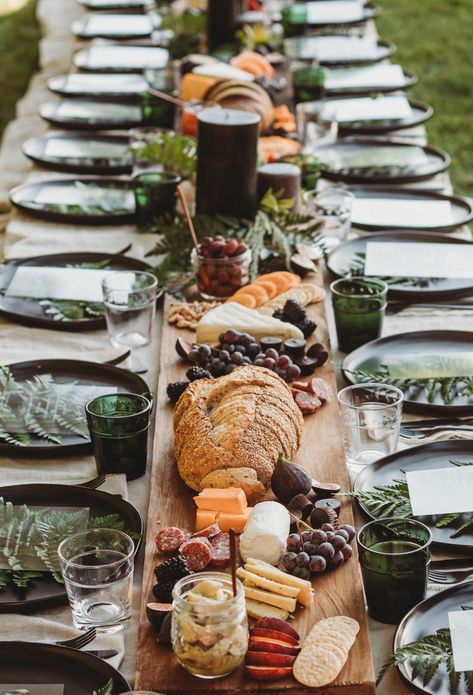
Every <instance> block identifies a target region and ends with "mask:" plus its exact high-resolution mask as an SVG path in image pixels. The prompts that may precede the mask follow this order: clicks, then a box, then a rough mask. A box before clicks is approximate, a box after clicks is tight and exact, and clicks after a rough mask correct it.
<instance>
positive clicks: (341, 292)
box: [330, 278, 388, 352]
mask: <svg viewBox="0 0 473 695" xmlns="http://www.w3.org/2000/svg"><path fill="white" fill-rule="evenodd" d="M330 291H331V293H332V306H333V313H334V315H335V326H336V329H337V338H338V347H339V348H340V350H341V351H342V352H351V351H352V350H355V349H356V348H358V347H360V345H364V344H365V343H369V342H370V341H371V340H375V338H379V336H380V335H381V330H382V328H383V319H384V314H385V312H386V303H387V294H388V286H387V284H386V283H385V282H384V281H383V280H377V279H374V278H373V279H368V278H340V279H339V280H335V282H332V284H331V285H330Z"/></svg>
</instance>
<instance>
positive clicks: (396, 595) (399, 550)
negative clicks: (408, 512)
mask: <svg viewBox="0 0 473 695" xmlns="http://www.w3.org/2000/svg"><path fill="white" fill-rule="evenodd" d="M357 539H358V555H359V559H360V565H361V572H362V575H363V584H364V587H365V595H366V602H367V604H368V611H369V613H370V615H371V617H372V618H374V619H375V620H379V621H381V622H383V623H390V624H394V625H397V624H398V623H399V621H400V620H401V619H402V618H403V617H404V616H405V614H406V613H407V612H408V611H409V610H410V609H411V608H413V607H414V606H416V605H417V604H418V603H420V601H422V600H423V599H424V598H425V593H426V589H427V573H428V566H429V561H430V544H431V542H432V534H431V532H430V529H429V528H428V527H427V526H426V525H425V524H423V523H421V522H420V521H417V520H416V519H403V518H401V517H388V518H386V519H379V520H375V521H370V522H369V523H368V524H366V525H365V526H363V527H362V528H361V529H360V530H359V531H358V538H357Z"/></svg>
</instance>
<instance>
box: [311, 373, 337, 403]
mask: <svg viewBox="0 0 473 695" xmlns="http://www.w3.org/2000/svg"><path fill="white" fill-rule="evenodd" d="M310 391H311V393H313V394H314V396H317V398H319V399H320V400H321V401H322V403H324V402H325V401H329V400H330V399H331V398H332V389H331V388H330V386H329V385H328V384H327V382H326V381H324V379H321V378H320V377H317V376H316V377H314V378H313V379H311V380H310Z"/></svg>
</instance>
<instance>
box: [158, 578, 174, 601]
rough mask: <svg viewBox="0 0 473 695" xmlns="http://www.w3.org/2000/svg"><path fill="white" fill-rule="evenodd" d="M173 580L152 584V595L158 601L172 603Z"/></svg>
mask: <svg viewBox="0 0 473 695" xmlns="http://www.w3.org/2000/svg"><path fill="white" fill-rule="evenodd" d="M174 584H175V582H159V584H155V585H154V586H153V596H154V598H155V599H156V601H157V602H158V603H172V590H173V588H174Z"/></svg>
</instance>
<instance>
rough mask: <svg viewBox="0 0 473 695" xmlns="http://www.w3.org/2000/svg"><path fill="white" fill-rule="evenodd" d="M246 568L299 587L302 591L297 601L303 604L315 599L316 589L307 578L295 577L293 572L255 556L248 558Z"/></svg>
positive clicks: (262, 575)
mask: <svg viewBox="0 0 473 695" xmlns="http://www.w3.org/2000/svg"><path fill="white" fill-rule="evenodd" d="M245 569H246V570H248V571H249V572H253V573H254V574H258V575H260V576H261V577H266V578H267V579H272V580H273V581H275V582H279V583H280V584H286V585H287V586H295V587H298V588H299V589H300V591H299V596H298V597H297V601H298V602H299V603H301V604H302V605H303V606H310V605H311V604H312V602H313V600H314V590H313V589H312V584H311V583H310V582H309V581H308V580H307V579H299V577H293V576H292V574H288V573H287V572H282V571H281V570H279V569H277V568H276V567H273V566H272V565H269V564H268V563H267V562H261V560H255V559H253V558H248V561H247V562H246V563H245Z"/></svg>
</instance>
